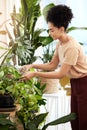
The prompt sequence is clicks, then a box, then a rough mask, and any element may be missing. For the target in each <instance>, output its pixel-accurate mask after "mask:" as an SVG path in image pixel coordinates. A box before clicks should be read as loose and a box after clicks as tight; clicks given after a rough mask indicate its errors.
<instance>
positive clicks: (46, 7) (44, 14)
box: [43, 3, 54, 19]
mask: <svg viewBox="0 0 87 130" xmlns="http://www.w3.org/2000/svg"><path fill="white" fill-rule="evenodd" d="M52 7H54V3H50V4H48V5H47V6H45V7H44V9H43V16H44V18H45V19H46V17H47V12H48V11H49V9H50V8H52Z"/></svg>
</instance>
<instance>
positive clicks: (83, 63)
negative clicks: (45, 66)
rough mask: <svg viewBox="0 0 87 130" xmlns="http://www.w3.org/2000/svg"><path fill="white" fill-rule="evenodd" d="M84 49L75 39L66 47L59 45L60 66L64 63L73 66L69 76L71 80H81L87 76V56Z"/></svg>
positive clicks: (65, 45)
mask: <svg viewBox="0 0 87 130" xmlns="http://www.w3.org/2000/svg"><path fill="white" fill-rule="evenodd" d="M82 47H83V46H82V45H80V43H78V42H77V41H76V40H75V39H73V38H71V39H70V40H69V42H67V43H66V44H64V45H61V44H60V43H58V56H59V61H60V65H62V64H63V63H65V64H68V65H72V67H71V70H70V71H69V72H68V74H67V76H69V77H70V78H80V77H84V76H85V75H87V56H86V55H85V53H84V51H83V48H82Z"/></svg>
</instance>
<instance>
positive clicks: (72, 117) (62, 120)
mask: <svg viewBox="0 0 87 130" xmlns="http://www.w3.org/2000/svg"><path fill="white" fill-rule="evenodd" d="M75 119H76V114H75V113H70V114H69V115H66V116H63V117H61V118H59V119H56V120H54V121H52V122H49V123H48V124H46V125H44V127H43V128H42V130H46V128H47V127H48V126H52V125H58V124H61V123H66V122H69V121H71V120H75Z"/></svg>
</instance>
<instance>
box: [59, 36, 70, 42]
mask: <svg viewBox="0 0 87 130" xmlns="http://www.w3.org/2000/svg"><path fill="white" fill-rule="evenodd" d="M69 39H70V38H69V36H68V35H67V34H64V35H62V36H61V37H60V38H59V40H60V42H61V44H65V43H67V42H68V41H69Z"/></svg>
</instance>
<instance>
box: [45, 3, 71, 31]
mask: <svg viewBox="0 0 87 130" xmlns="http://www.w3.org/2000/svg"><path fill="white" fill-rule="evenodd" d="M72 18H73V13H72V10H71V9H70V8H69V7H68V6H66V5H55V6H54V7H52V8H50V10H49V11H48V13H47V17H46V21H47V23H48V22H52V23H53V25H54V26H56V27H58V28H59V27H62V26H63V27H64V28H65V30H66V29H67V27H68V25H69V23H70V22H71V19H72Z"/></svg>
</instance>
